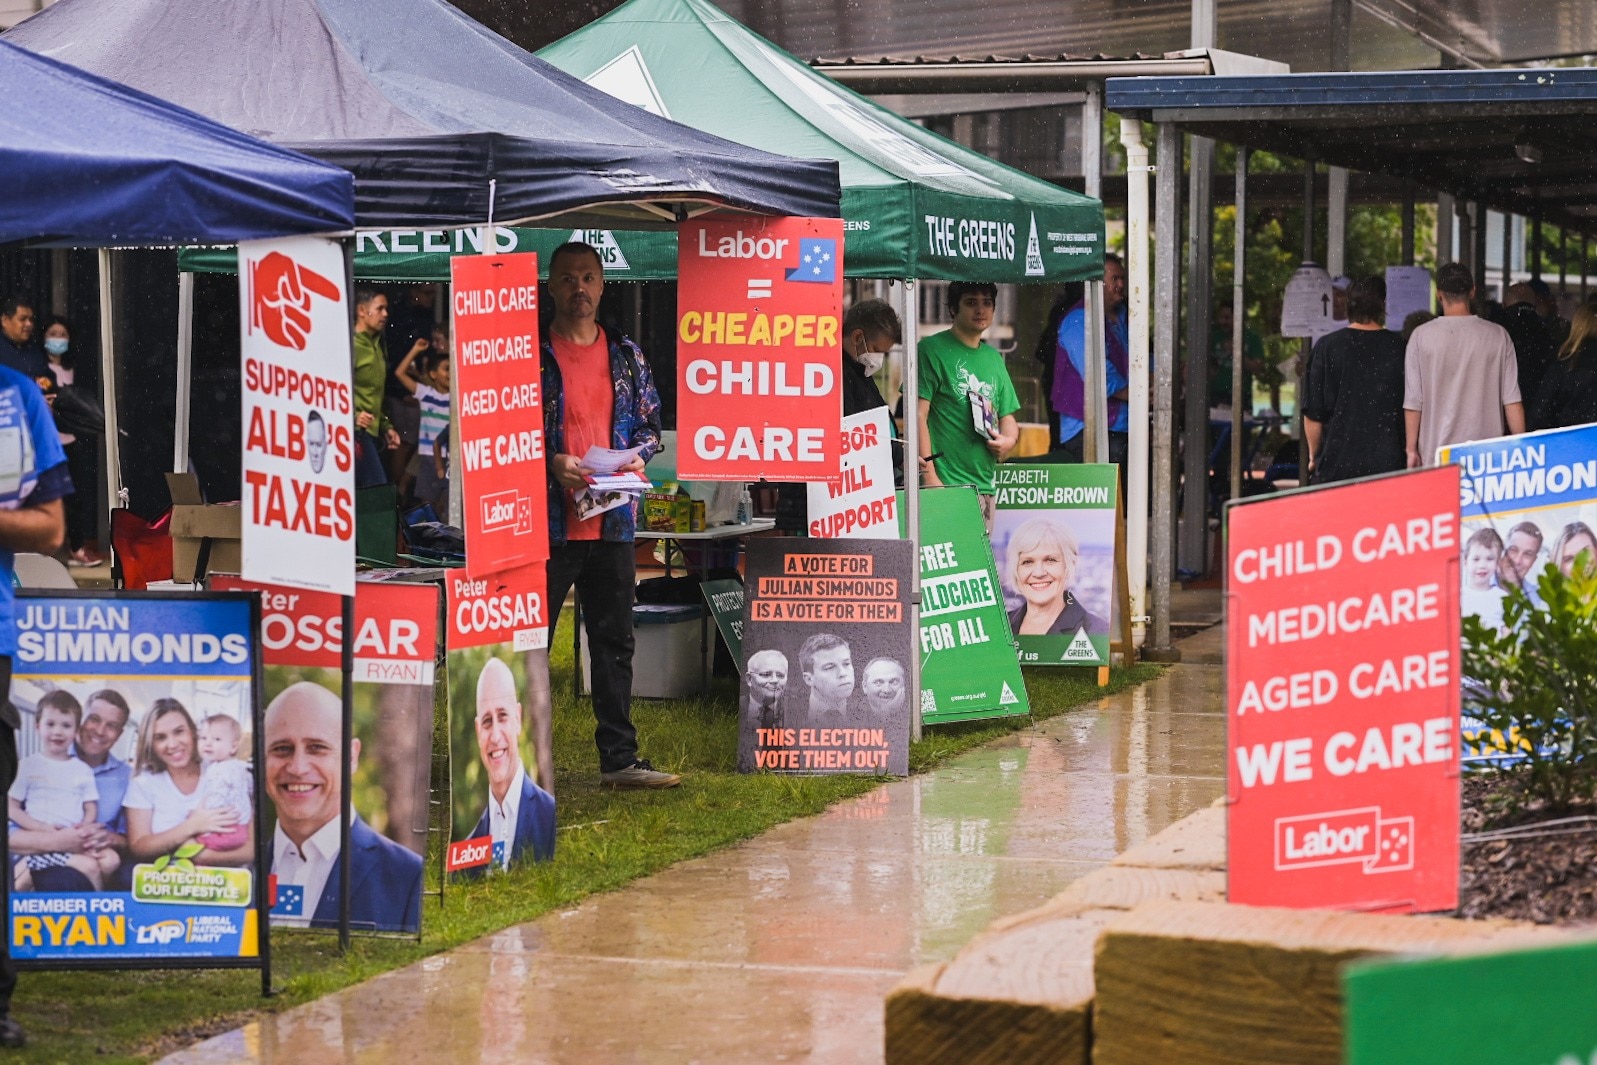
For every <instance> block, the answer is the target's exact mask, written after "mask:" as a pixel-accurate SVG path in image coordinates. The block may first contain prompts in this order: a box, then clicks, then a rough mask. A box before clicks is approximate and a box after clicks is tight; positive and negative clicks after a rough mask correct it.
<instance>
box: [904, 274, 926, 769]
mask: <svg viewBox="0 0 1597 1065" xmlns="http://www.w3.org/2000/svg"><path fill="white" fill-rule="evenodd" d="M903 297H904V303H903V307H902V310H901V312H900V319H901V321H900V324H901V325H902V326H903V328H904V373H903V382H904V384H903V392H902V395H903V398H904V527H905V528H906V529H908V530H909V542H910V545H911V546H912V547H913V548H914V552H915V565H914V566H912V567H910V571H909V631H910V633H911V639H912V640H913V645H912V650H911V653H910V656H909V697H910V707H911V712H910V717H909V731H910V737H909V738H910V739H912V740H918V739H920V738H921V708H920V673H921V669H920V667H921V649H920V472H919V471H920V368H919V366H918V362H919V350H918V349H919V347H920V286H919V285H917V284H916V283H915V281H914V280H913V279H906V280H905V281H904V292H903Z"/></svg>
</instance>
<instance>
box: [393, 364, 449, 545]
mask: <svg viewBox="0 0 1597 1065" xmlns="http://www.w3.org/2000/svg"><path fill="white" fill-rule="evenodd" d="M416 356H417V349H416V348H414V347H413V348H411V351H410V354H408V355H406V356H405V357H404V359H403V360H401V361H400V363H399V368H398V369H396V370H395V371H394V376H395V377H397V378H398V379H399V383H400V385H401V387H403V388H405V389H407V390H409V392H410V393H411V395H413V396H415V397H416V403H417V405H418V407H419V408H420V410H421V417H420V418H419V419H418V420H417V423H416V454H417V456H418V457H419V458H420V460H421V462H420V465H419V466H418V468H417V471H416V499H417V500H418V501H419V502H422V503H431V504H432V507H433V511H434V512H435V513H436V514H437V515H438V518H439V520H440V521H444V522H447V521H448V520H449V483H448V476H447V474H444V475H440V474H439V473H438V465H437V463H436V462H435V461H434V452H435V450H436V447H437V441H438V434H440V433H442V432H444V431H446V430H447V429H448V428H449V386H450V377H449V369H450V361H449V353H448V352H447V351H446V352H444V353H443V354H441V355H440V354H439V353H438V352H437V351H434V350H431V349H430V348H429V350H428V351H427V353H426V355H425V356H423V357H422V361H421V363H420V365H419V366H418V364H417V359H416Z"/></svg>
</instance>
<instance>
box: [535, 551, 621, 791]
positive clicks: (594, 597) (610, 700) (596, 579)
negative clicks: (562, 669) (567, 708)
mask: <svg viewBox="0 0 1597 1065" xmlns="http://www.w3.org/2000/svg"><path fill="white" fill-rule="evenodd" d="M636 546H637V545H635V544H633V543H630V542H628V543H612V542H609V541H606V540H572V541H570V542H568V543H565V544H558V545H556V544H551V545H550V546H549V570H548V572H549V603H550V607H549V643H550V645H551V646H553V644H554V640H555V629H556V626H557V625H558V623H559V621H560V608H561V607H562V606H563V605H564V604H565V601H566V595H567V594H568V593H569V592H570V591H571V588H572V586H573V585H575V586H576V589H577V597H578V600H579V601H580V602H581V603H582V622H583V626H582V627H583V630H584V633H585V635H586V636H587V638H588V655H589V657H590V659H591V660H592V662H593V669H592V674H593V676H592V686H593V716H594V717H595V718H597V719H598V724H597V726H596V727H595V728H594V730H593V739H594V742H595V743H596V744H597V745H598V747H599V771H600V772H601V773H614V772H616V771H617V770H621V769H625V768H626V767H627V766H629V765H631V764H632V763H633V762H635V761H637V758H638V734H637V731H636V730H634V729H633V727H632V650H633V638H632V601H633V598H634V595H635V591H636V585H637V565H636V558H635V557H634V554H633V552H634V551H635V550H636ZM573 666H574V668H577V669H581V668H582V664H581V663H580V662H578V663H573Z"/></svg>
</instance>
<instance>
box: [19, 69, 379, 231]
mask: <svg viewBox="0 0 1597 1065" xmlns="http://www.w3.org/2000/svg"><path fill="white" fill-rule="evenodd" d="M0 99H3V100H5V107H4V108H0V175H4V177H3V180H0V245H3V244H32V245H57V246H61V245H66V246H75V247H104V246H109V245H123V246H127V245H141V246H166V245H177V244H193V243H198V242H202V241H204V242H217V241H227V242H230V243H231V242H234V241H239V240H249V239H254V238H260V237H274V236H283V235H286V234H290V233H331V232H339V231H348V230H350V229H351V228H353V226H354V188H353V185H354V183H353V181H352V180H351V178H350V175H349V173H348V172H347V171H344V170H341V169H339V168H338V167H335V166H330V165H328V164H326V163H322V162H318V161H316V160H314V159H310V158H307V157H305V156H303V155H300V154H299V153H297V152H292V151H289V150H287V149H284V148H279V147H277V146H275V145H271V144H267V143H265V142H263V141H259V140H256V139H255V138H253V137H248V136H245V135H244V134H242V133H239V132H238V131H236V130H232V129H229V128H227V127H226V126H223V125H220V124H219V123H216V122H213V121H212V120H210V119H208V118H203V117H201V116H200V115H196V114H193V113H192V112H189V111H185V110H183V109H182V108H180V107H176V106H174V105H172V104H169V103H166V102H165V101H163V100H157V99H155V98H154V97H151V96H146V95H145V94H144V93H141V92H138V91H136V90H133V89H129V88H127V87H126V86H123V85H118V84H116V83H114V82H110V81H106V80H105V79H103V78H100V77H96V76H95V75H93V74H88V73H85V72H84V71H81V70H78V69H76V68H74V67H70V66H67V65H66V64H64V63H59V62H57V61H55V60H53V59H48V58H45V57H43V56H38V55H34V54H33V53H31V52H28V51H25V50H23V49H21V48H17V47H15V46H13V45H10V44H7V43H5V42H4V41H0Z"/></svg>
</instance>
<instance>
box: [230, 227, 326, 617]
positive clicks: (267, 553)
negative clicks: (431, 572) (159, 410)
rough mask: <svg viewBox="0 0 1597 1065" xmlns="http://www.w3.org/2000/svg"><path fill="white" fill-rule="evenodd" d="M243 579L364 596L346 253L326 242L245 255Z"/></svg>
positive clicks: (249, 249)
mask: <svg viewBox="0 0 1597 1065" xmlns="http://www.w3.org/2000/svg"><path fill="white" fill-rule="evenodd" d="M238 251H239V318H240V320H241V321H242V323H243V337H242V343H241V357H242V360H243V361H242V366H241V370H242V380H243V388H242V392H243V401H244V402H243V415H244V426H243V428H244V464H243V486H242V495H243V498H242V501H241V506H242V508H243V514H242V518H243V521H242V525H243V545H242V547H243V570H244V576H245V577H247V578H248V579H250V580H253V581H259V582H260V583H262V584H277V585H285V586H287V587H291V588H304V589H308V590H312V591H321V592H330V593H334V594H337V595H353V594H354V592H355V472H354V470H355V462H354V458H355V451H354V446H355V445H354V433H355V413H354V396H353V393H352V390H351V382H350V378H351V374H352V366H351V340H352V334H351V332H350V325H349V301H348V295H347V293H345V291H344V253H343V251H342V249H340V248H339V246H338V244H337V243H336V242H334V241H330V240H325V239H323V238H321V237H286V238H283V239H281V240H254V241H244V242H242V243H241V244H239V249H238Z"/></svg>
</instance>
